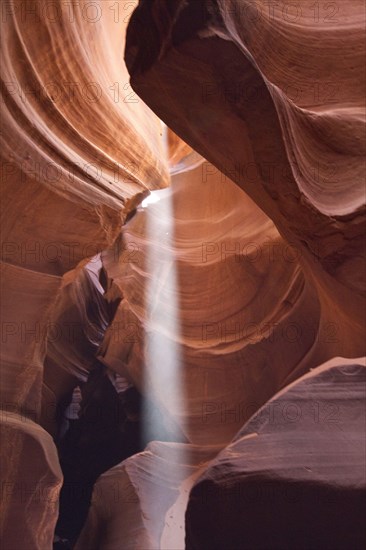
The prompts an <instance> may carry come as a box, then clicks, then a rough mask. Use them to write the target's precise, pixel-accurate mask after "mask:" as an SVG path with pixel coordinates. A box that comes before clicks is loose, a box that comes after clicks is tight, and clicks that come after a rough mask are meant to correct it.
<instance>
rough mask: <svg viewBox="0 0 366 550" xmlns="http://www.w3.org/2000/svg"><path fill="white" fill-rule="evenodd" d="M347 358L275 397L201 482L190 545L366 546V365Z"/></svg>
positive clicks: (191, 511) (193, 502)
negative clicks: (365, 438)
mask: <svg viewBox="0 0 366 550" xmlns="http://www.w3.org/2000/svg"><path fill="white" fill-rule="evenodd" d="M365 366H366V365H365V362H364V361H362V360H361V362H360V360H354V361H352V360H348V361H346V360H344V359H343V360H342V359H340V358H337V359H336V360H332V361H330V362H329V363H326V364H325V365H323V366H321V367H319V368H317V369H314V370H313V371H312V372H311V373H310V374H307V375H305V376H304V377H302V378H301V379H300V380H297V381H296V382H294V383H293V384H291V385H290V386H288V387H287V388H285V389H284V390H283V391H282V392H280V393H279V394H278V395H276V396H275V397H274V398H273V399H271V400H269V401H268V402H267V403H266V404H265V405H264V406H263V407H262V408H261V409H260V411H258V413H257V414H255V415H254V416H253V417H252V418H251V419H250V421H249V422H248V423H247V424H245V425H244V427H243V428H242V430H240V432H239V433H238V434H237V435H236V436H235V438H234V440H233V441H232V443H230V445H228V446H227V447H226V448H225V449H224V450H223V451H222V452H221V453H220V454H219V455H218V456H217V458H215V459H214V460H213V461H212V462H211V463H210V465H209V467H208V468H207V470H206V471H205V472H204V474H202V476H201V477H200V479H199V480H198V481H197V483H196V485H195V487H194V489H193V490H192V492H191V495H190V500H189V504H188V509H187V516H186V525H187V537H186V548H187V549H189V550H191V549H192V550H193V549H194V550H196V549H201V548H212V550H216V549H217V550H219V549H221V548H230V549H231V548H232V549H234V548H235V549H236V548H241V549H243V550H246V549H248V550H249V549H253V548H266V550H267V549H268V550H286V549H292V548H299V549H301V550H308V549H309V548H311V549H312V550H313V549H314V550H317V549H319V550H320V549H322V548H332V549H334V550H338V549H339V550H342V549H343V548H360V549H361V548H364V546H365V543H366V533H365V529H364V512H365V489H366V480H365V472H366V452H365V445H364V434H365V427H366V417H365V407H364V398H365V391H366V368H365Z"/></svg>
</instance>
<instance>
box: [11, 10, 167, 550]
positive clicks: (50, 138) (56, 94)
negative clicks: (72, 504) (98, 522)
mask: <svg viewBox="0 0 366 550" xmlns="http://www.w3.org/2000/svg"><path fill="white" fill-rule="evenodd" d="M51 4H52V5H51ZM87 4H88V2H84V1H82V2H79V3H76V4H68V3H65V2H52V3H50V2H47V0H41V1H37V2H33V1H31V2H28V1H26V2H23V1H22V0H11V1H9V2H6V3H5V4H4V6H2V8H3V11H2V17H1V27H2V28H1V46H2V53H1V79H2V84H1V94H2V133H1V171H2V184H1V185H2V201H1V202H2V210H3V218H2V219H3V221H2V227H1V238H2V267H1V285H2V306H1V307H2V309H1V320H2V344H3V345H2V351H1V377H2V378H1V406H2V409H3V410H4V411H5V412H6V411H12V412H13V413H14V414H18V415H21V416H20V417H19V418H18V420H16V421H14V423H13V424H12V428H11V429H12V430H13V432H14V430H15V431H16V426H19V430H18V435H17V437H16V438H15V439H14V440H13V443H12V442H11V440H10V439H9V437H10V436H9V437H8V435H9V433H10V432H9V431H8V428H6V431H5V432H4V433H5V436H4V440H3V442H2V455H3V456H5V457H7V456H9V455H10V454H11V456H13V455H14V456H18V455H19V457H20V458H19V460H26V458H25V455H23V454H22V453H24V452H26V450H25V449H26V447H25V445H26V444H28V443H27V441H26V438H27V437H32V438H33V441H34V443H33V445H37V446H38V447H39V446H40V445H41V443H39V439H40V437H41V440H42V437H44V438H46V439H47V434H46V433H44V435H43V436H40V435H39V433H40V432H39V430H40V429H39V427H36V426H35V425H34V424H32V423H30V422H29V425H28V428H27V429H28V430H30V431H31V432H32V431H33V432H34V433H33V435H29V436H28V435H26V434H25V432H24V430H23V422H22V417H24V416H25V417H27V418H29V417H30V416H31V417H32V419H34V420H36V421H37V420H39V418H40V412H41V400H42V399H41V394H42V381H43V362H44V358H45V353H46V346H45V344H46V338H47V332H48V328H49V325H50V322H51V321H52V314H51V309H52V305H53V304H54V302H55V301H57V294H58V292H59V290H60V288H61V285H62V276H63V275H64V274H65V273H66V272H69V271H70V270H72V269H73V268H75V266H77V265H78V264H79V263H80V262H81V261H83V260H84V259H85V258H90V257H91V256H94V255H95V254H96V253H97V252H99V251H101V250H103V249H104V248H106V247H108V246H109V245H111V244H112V243H113V241H114V239H115V238H116V236H117V235H118V233H119V231H120V227H121V225H122V223H123V221H124V219H125V218H126V216H127V215H128V213H129V212H130V211H131V210H132V209H133V208H134V204H135V202H138V201H139V200H140V198H141V196H142V195H143V194H145V193H146V192H147V191H148V189H156V188H160V187H164V186H166V185H167V183H168V173H167V169H166V163H165V160H164V155H163V149H162V140H161V135H160V133H161V124H160V122H159V121H158V119H157V118H156V117H155V116H154V115H153V114H152V113H151V111H150V110H149V109H148V108H147V107H146V105H144V103H143V102H142V101H140V100H139V99H138V98H136V97H135V96H134V94H133V92H132V90H131V88H129V87H128V75H127V71H126V67H125V65H124V63H123V57H122V51H123V44H124V29H125V27H126V23H125V24H124V25H123V24H122V25H121V24H120V22H119V21H118V22H116V21H115V17H114V12H113V10H110V9H106V7H107V6H105V7H103V11H102V14H101V17H96V16H95V14H94V15H93V14H92V13H91V12H89V11H88V9H89V8H88V6H87ZM125 4H126V2H120V3H119V7H120V9H121V10H122V9H123V8H125V7H126V6H125ZM130 4H131V3H130ZM115 5H116V3H115ZM96 9H98V10H101V9H102V8H101V6H100V5H99V6H97V8H96ZM124 19H125V18H124ZM131 98H132V99H133V101H132V100H131ZM77 321H78V320H77ZM61 378H62V377H60V386H61V387H62V386H63V384H64V382H63V381H62V379H61ZM57 391H58V390H57ZM57 391H56V394H57ZM51 395H52V394H51ZM49 396H50V394H49V393H47V394H46V399H48V400H49ZM2 422H4V423H5V426H6V427H7V425H8V420H7V416H6V414H5V416H4V418H3V419H2ZM13 432H12V433H13ZM42 445H43V443H42ZM47 445H48V446H51V447H52V445H53V444H52V442H51V441H48V439H47ZM38 447H37V448H38ZM50 453H51V454H50ZM52 453H53V455H54V456H53V457H52V456H51V455H52ZM49 461H51V464H50V463H49ZM43 464H44V469H43V470H42V469H40V467H39V465H37V464H36V463H34V461H33V460H31V459H29V460H28V461H27V467H28V471H27V476H28V477H29V479H32V480H33V482H34V487H38V484H40V485H41V484H42V476H46V477H45V479H48V477H49V476H51V471H52V472H53V473H52V475H53V476H56V478H57V476H58V484H59V482H60V479H61V478H60V470H59V468H58V466H57V459H56V454H55V450H54V451H52V452H51V451H49V452H48V454H47V459H45V461H44V462H43ZM20 470H21V467H20ZM48 470H49V473H47V472H48ZM4 475H5V476H6V478H5V479H6V482H9V483H15V482H16V480H17V477H18V476H19V479H21V476H22V473H21V471H19V472H18V470H17V469H16V468H14V469H13V470H11V471H10V472H9V471H8V470H7V469H6V470H4ZM47 476H48V477H47ZM55 483H56V482H55ZM56 485H57V484H56ZM56 485H55V486H56ZM16 498H18V497H16ZM27 498H28V497H27ZM3 506H4V517H6V518H7V519H6V521H7V527H6V531H5V534H6V538H5V544H6V546H7V547H8V548H15V547H16V548H20V547H24V546H23V545H22V544H20V543H18V541H19V538H18V537H19V535H18V534H17V532H16V531H17V529H18V527H17V526H18V525H19V524H23V523H24V521H25V519H24V514H28V515H29V517H27V521H28V523H29V522H31V521H33V520H31V517H34V518H43V519H42V521H41V520H34V525H35V526H37V527H34V529H35V533H36V534H37V533H38V530H43V531H42V533H41V534H40V535H39V536H38V535H37V537H36V536H35V537H34V544H33V542H32V543H30V544H33V546H32V548H39V549H40V550H44V549H45V548H49V547H50V545H51V542H52V537H51V531H52V528H51V527H52V525H53V524H54V522H55V520H56V516H57V506H55V507H54V508H52V509H51V508H49V507H48V504H47V501H46V500H45V499H40V500H38V501H35V500H34V499H33V500H32V506H31V508H29V507H25V508H24V510H22V511H21V506H19V505H17V506H15V507H11V508H9V506H10V503H9V502H7V501H6V500H5V501H4V502H3ZM19 514H21V515H19ZM51 516H52V517H51ZM9 518H11V520H10V519H9ZM46 518H47V520H46ZM10 521H11V522H12V529H13V531H12V530H11V529H10V527H9V525H8V524H9V522H10ZM44 521H46V522H47V524H49V527H47V529H43V527H42V526H43V525H44V523H43V522H44ZM29 525H31V524H30V523H29ZM9 529H10V530H9ZM14 529H15V531H14ZM29 529H31V526H29ZM27 533H29V531H26V530H25V536H27ZM39 537H41V538H39ZM30 540H33V539H30Z"/></svg>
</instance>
